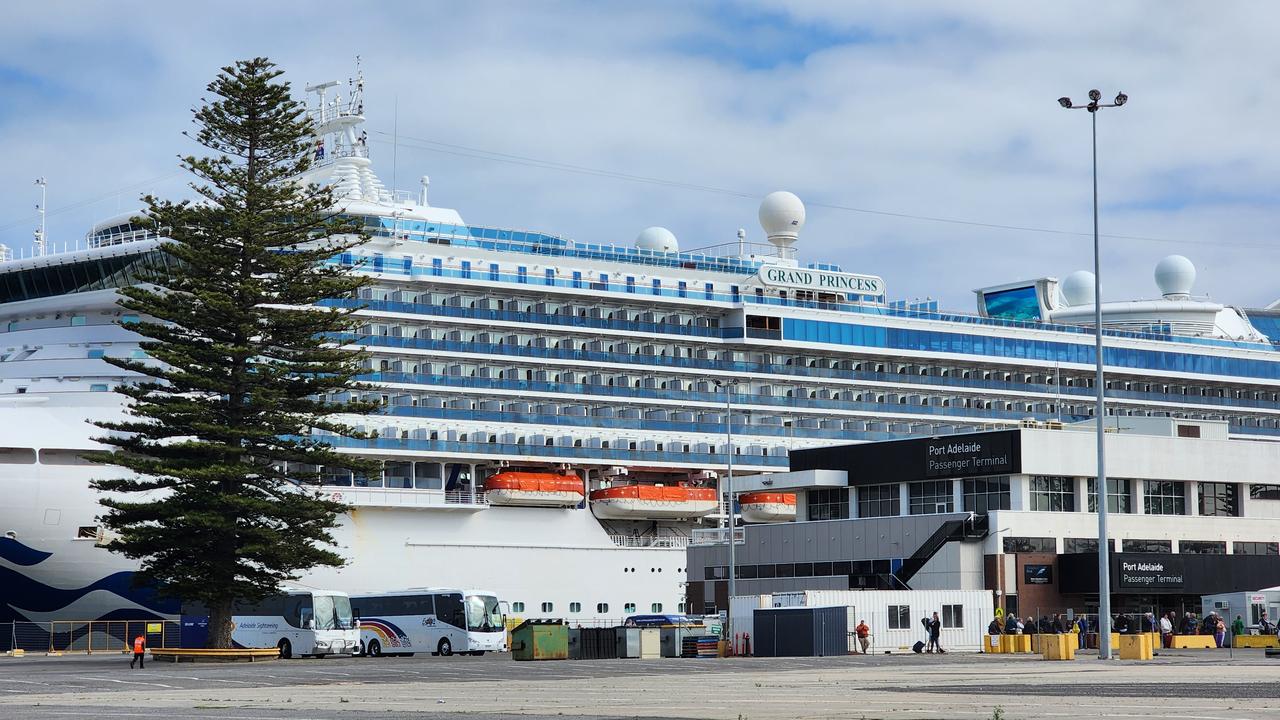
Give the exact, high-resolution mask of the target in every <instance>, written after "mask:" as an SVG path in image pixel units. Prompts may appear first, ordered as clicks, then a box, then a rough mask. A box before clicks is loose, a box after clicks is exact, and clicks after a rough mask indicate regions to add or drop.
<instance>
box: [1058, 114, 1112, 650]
mask: <svg viewBox="0 0 1280 720" xmlns="http://www.w3.org/2000/svg"><path fill="white" fill-rule="evenodd" d="M1100 99H1102V93H1100V92H1098V91H1097V90H1090V91H1089V103H1088V104H1087V105H1074V104H1072V102H1071V98H1068V97H1061V98H1058V104H1059V105H1061V106H1062V107H1064V108H1066V109H1068V110H1088V111H1089V117H1090V120H1091V125H1092V127H1093V337H1094V386H1095V389H1096V390H1097V401H1096V403H1097V409H1096V410H1095V411H1094V424H1095V425H1097V431H1098V432H1097V435H1098V479H1097V480H1096V481H1095V482H1096V484H1095V486H1094V489H1095V490H1096V491H1097V493H1096V495H1097V498H1098V500H1097V503H1096V505H1097V507H1098V657H1099V658H1100V659H1102V660H1110V659H1111V552H1110V551H1111V548H1110V546H1109V545H1108V544H1107V470H1106V467H1107V466H1106V427H1104V426H1103V421H1104V419H1105V418H1106V392H1105V387H1106V386H1105V383H1104V382H1103V371H1102V267H1101V264H1100V261H1099V259H1098V111H1099V110H1101V109H1102V108H1113V107H1120V106H1121V105H1124V104H1125V103H1126V102H1128V101H1129V96H1128V95H1125V94H1124V93H1118V94H1117V95H1116V99H1115V101H1114V102H1112V103H1110V104H1101V103H1099V102H1098V101H1099V100H1100Z"/></svg>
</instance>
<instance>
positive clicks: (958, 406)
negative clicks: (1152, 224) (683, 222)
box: [0, 79, 1280, 622]
mask: <svg viewBox="0 0 1280 720" xmlns="http://www.w3.org/2000/svg"><path fill="white" fill-rule="evenodd" d="M338 87H339V86H337V85H335V84H332V83H327V84H324V85H319V86H313V87H312V88H309V90H312V91H315V92H317V93H318V94H319V96H320V100H319V103H318V105H317V107H316V108H315V109H314V110H313V111H312V118H313V121H314V122H315V125H316V144H315V147H314V153H315V155H314V167H313V169H312V170H311V171H310V172H309V173H308V174H307V175H306V176H304V177H303V178H300V181H303V182H315V183H321V184H326V185H329V186H331V187H332V188H333V190H334V194H335V196H336V198H337V199H338V203H339V208H338V209H340V210H341V212H343V213H344V214H346V215H348V216H350V217H353V218H359V219H360V220H361V221H362V222H363V223H364V226H365V229H366V230H367V232H368V233H369V235H370V239H369V241H368V242H367V243H364V244H363V245H361V246H360V247H358V248H357V249H355V250H352V251H351V252H349V253H345V254H343V255H341V256H340V257H336V258H334V259H333V262H336V263H343V264H348V265H351V266H353V267H355V268H357V272H362V273H366V274H369V275H371V276H372V277H373V278H374V283H373V284H372V285H371V286H370V287H368V288H365V289H364V290H362V291H361V294H360V296H359V297H353V298H340V299H334V300H332V301H329V303H328V304H331V305H337V306H343V307H358V308H359V310H358V314H359V316H360V317H361V318H363V324H362V326H361V327H360V329H359V331H358V332H356V333H353V334H351V335H350V336H346V337H340V338H335V341H338V342H342V343H344V344H345V345H348V346H351V347H355V348H360V349H363V350H365V351H367V352H368V353H369V354H370V359H369V360H368V364H367V367H366V371H367V372H366V375H365V376H364V380H366V381H367V382H369V383H371V384H373V385H374V386H376V388H377V390H376V392H375V393H374V394H375V395H376V396H377V398H378V399H379V400H381V401H382V402H383V404H384V410H383V411H382V412H381V413H378V414H376V415H371V416H368V417H361V418H354V419H353V422H354V424H356V425H357V426H359V427H361V428H363V429H366V430H370V431H375V432H376V437H375V438H373V439H368V440H351V439H347V438H340V437H330V438H326V439H327V440H329V441H330V442H332V443H333V444H334V445H336V446H337V447H339V448H341V449H343V450H344V451H347V452H352V453H357V454H360V455H365V456H370V457H375V458H378V459H380V460H382V461H383V472H382V473H381V474H380V475H379V476H376V477H352V476H351V475H350V474H349V473H346V472H343V471H340V470H333V471H326V472H325V473H324V477H325V488H324V489H325V491H326V492H327V493H328V494H329V495H330V497H332V498H334V499H336V500H340V501H342V502H345V503H347V504H348V505H349V506H350V512H349V513H347V515H345V516H344V518H343V523H342V527H341V530H340V532H339V534H338V539H339V542H340V544H341V546H342V548H341V551H342V552H343V553H344V554H345V555H346V556H347V557H348V558H349V559H350V563H349V564H348V566H347V567H345V568H342V569H340V570H322V571H317V572H316V573H314V574H312V575H310V576H307V577H304V578H303V582H305V583H307V584H311V585H315V586H320V587H329V588H335V589H341V590H348V591H364V590H382V589H392V588H397V587H407V586H426V585H449V586H461V587H489V588H493V589H495V590H496V591H497V592H498V593H499V595H500V596H501V597H502V598H503V599H504V600H506V601H509V602H510V603H511V610H512V613H513V614H516V615H520V616H522V617H566V618H569V619H570V620H577V621H582V622H593V621H599V622H606V621H615V620H618V619H621V618H624V617H625V616H627V615H630V614H634V613H648V612H672V611H677V612H678V611H682V610H683V609H684V608H683V595H684V583H685V579H686V578H685V546H686V544H687V543H688V542H689V541H690V538H691V537H692V536H693V534H694V530H696V529H698V528H715V527H717V526H718V525H719V524H721V523H722V522H723V519H724V517H725V516H726V514H727V512H728V504H727V502H726V499H725V497H724V496H723V495H722V494H721V493H719V492H717V488H718V487H719V485H720V483H721V481H722V479H723V475H724V473H725V471H726V469H727V467H728V465H729V461H730V457H732V465H733V468H734V471H735V472H737V473H760V472H766V471H777V470H785V469H786V468H787V463H788V459H787V453H788V451H789V450H791V449H796V448H807V447H814V446H819V445H828V444H837V443H847V442H851V441H860V440H882V439H891V438H898V437H906V436H911V435H942V434H949V433H955V432H961V431H969V430H976V429H980V428H989V427H1001V426H1005V427H1009V426H1018V425H1020V424H1024V423H1057V422H1069V421H1076V420H1082V419H1086V418H1088V417H1089V416H1090V415H1091V412H1092V397H1093V392H1094V391H1093V389H1092V363H1093V332H1094V331H1093V328H1092V327H1091V323H1092V317H1093V313H1092V307H1091V306H1089V305H1088V303H1087V302H1085V300H1086V299H1087V298H1088V297H1090V293H1091V290H1090V289H1089V288H1091V285H1090V283H1091V282H1092V279H1091V277H1088V278H1086V277H1084V276H1081V275H1078V274H1077V275H1072V276H1070V277H1068V278H1067V280H1065V281H1064V282H1062V283H1058V281H1057V280H1055V279H1053V278H1041V279H1039V280H1034V281H1029V282H1027V283H1013V284H1008V285H1002V286H995V287H993V288H987V289H985V290H982V291H979V306H980V312H979V313H978V314H962V313H947V312H939V311H938V310H937V309H936V307H934V306H932V305H931V304H928V303H893V302H889V301H888V295H887V291H886V287H885V283H884V281H883V280H882V279H881V278H879V277H877V276H875V275H868V274H858V273H850V272H845V271H843V270H842V269H841V268H839V267H837V266H834V265H827V264H808V263H804V264H802V263H801V262H799V261H798V260H797V259H796V251H797V241H798V238H799V236H800V233H801V231H802V229H803V225H804V218H805V215H804V206H803V204H801V202H800V200H799V199H798V198H796V197H795V196H794V195H791V194H790V193H785V192H778V193H773V194H771V195H770V196H768V197H766V198H765V199H764V201H763V203H762V205H761V208H760V213H759V215H760V217H759V219H760V224H761V226H762V230H763V234H764V236H765V239H766V241H767V242H765V243H759V244H756V243H750V242H747V240H746V238H745V237H744V236H743V234H742V233H740V235H739V238H738V240H737V241H736V242H730V243H727V244H725V245H722V246H718V247H710V248H706V249H703V250H700V251H693V252H688V251H681V250H680V249H679V242H678V240H677V239H676V238H675V236H674V235H673V234H672V233H670V232H669V231H667V230H665V229H663V228H659V227H653V228H648V229H646V230H644V231H643V232H641V233H640V234H639V236H638V237H637V239H636V242H635V243H634V244H625V245H615V244H596V243H582V242H575V241H572V240H569V239H566V238H563V237H559V236H555V235H551V234H545V233H541V232H534V231H523V230H507V229H499V228H491V227H486V226H483V225H475V224H470V223H467V222H465V221H464V220H463V218H462V216H461V215H460V214H459V213H458V212H457V211H455V210H451V209H445V208H436V207H433V206H431V205H430V204H429V202H428V201H429V198H428V187H429V185H428V181H427V179H426V178H425V177H424V178H423V179H422V186H421V191H420V192H419V193H415V194H413V195H410V194H407V193H398V192H394V191H393V190H391V189H388V188H386V187H384V186H383V185H382V183H381V182H380V181H379V179H378V177H377V175H376V174H375V173H374V170H373V164H372V161H371V160H370V157H369V151H368V145H367V140H366V137H367V136H366V135H365V134H364V132H363V131H361V129H360V128H361V124H362V123H363V121H364V108H363V99H362V90H363V81H362V80H360V79H356V80H354V81H352V82H351V84H350V86H349V87H348V88H347V94H346V96H345V97H343V96H341V95H340V94H339V92H338V90H336V89H335V88H338ZM130 217H131V214H125V215H121V216H118V217H115V218H111V219H108V220H106V221H103V222H101V223H99V224H97V225H95V226H94V227H93V228H92V229H91V230H90V232H89V233H88V235H87V237H86V241H85V243H84V245H83V247H82V248H81V249H78V250H75V251H71V252H65V253H58V254H47V255H46V254H41V255H37V256H35V257H30V258H19V259H11V260H9V261H7V262H0V428H4V431H3V432H4V438H3V440H2V441H0V488H2V489H3V490H4V492H5V496H6V498H8V500H7V501H6V504H5V505H4V507H3V508H0V586H5V587H10V588H14V591H13V592H10V593H7V594H6V596H5V603H6V606H4V607H0V615H4V614H8V615H10V616H13V617H18V618H25V619H33V620H39V619H50V618H54V617H57V618H68V617H75V618H80V619H83V618H89V617H99V616H101V615H104V614H112V613H114V614H116V615H117V616H122V617H123V616H128V617H138V616H139V614H140V613H157V614H165V613H170V612H172V611H173V607H172V605H171V604H166V603H165V602H163V601H159V600H156V599H155V598H153V597H152V596H151V595H150V594H149V593H148V592H146V591H145V590H140V589H136V588H133V587H131V585H130V583H129V574H130V573H131V571H132V569H133V565H132V564H131V563H130V562H128V561H127V560H124V559H123V558H120V557H118V556H116V555H113V554H111V553H109V552H108V551H106V550H105V549H103V548H102V547H101V545H102V543H103V542H104V541H106V540H109V538H108V537H107V536H106V533H104V532H103V531H101V530H100V529H99V527H98V524H97V522H96V520H95V516H96V515H97V514H98V505H97V499H98V498H97V497H96V495H95V493H94V492H93V491H91V490H90V489H89V487H88V482H89V480H90V479H92V478H94V477H102V476H104V475H105V474H109V473H111V472H112V469H110V468H104V467H100V466H91V465H86V464H85V463H84V462H83V461H82V460H80V459H79V453H80V452H82V451H83V450H85V449H89V448H93V447H96V445H95V444H94V443H93V441H92V440H91V438H92V436H93V435H94V428H93V427H92V426H90V425H89V424H88V423H87V422H86V420H94V419H102V418H111V417H116V416H118V415H119V414H120V413H121V412H122V408H123V405H122V402H123V398H122V397H120V396H118V395H116V394H114V393H112V392H111V388H112V387H113V386H114V385H116V384H118V383H120V382H128V381H129V380H130V379H131V378H129V377H128V376H127V374H125V373H122V372H121V371H119V370H118V369H116V368H114V367H112V366H110V365H108V364H107V363H105V362H103V358H104V357H106V356H130V357H143V354H142V352H141V350H139V348H138V338H137V337H136V336H134V335H132V334H131V333H128V332H126V331H125V330H123V329H122V328H121V327H120V325H119V323H120V321H121V320H124V319H126V317H127V316H126V315H124V314H123V311H121V310H120V309H119V308H118V307H117V306H116V304H115V300H116V295H115V292H114V288H117V287H121V286H124V285H128V284H130V283H133V282H136V281H137V275H136V273H137V269H138V268H139V267H140V266H141V265H142V264H143V263H148V262H157V261H158V262H163V261H164V255H163V254H162V253H159V252H158V251H157V247H158V245H159V244H160V243H162V242H164V240H163V238H162V237H158V236H156V235H154V234H153V233H151V232H149V231H145V230H142V229H139V228H137V227H135V226H134V225H133V223H132V222H131V221H130ZM1188 267H1189V263H1185V259H1184V260H1166V261H1162V263H1161V270H1160V271H1159V272H1158V273H1157V276H1158V277H1157V279H1158V280H1159V284H1160V287H1161V290H1162V297H1161V298H1159V299H1156V300H1150V301H1134V302H1131V303H1116V304H1108V306H1105V307H1104V325H1105V326H1106V327H1105V328H1104V333H1105V334H1106V351H1105V353H1106V355H1105V360H1106V362H1107V365H1108V368H1107V373H1108V375H1107V377H1108V388H1107V392H1108V409H1109V411H1110V412H1112V413H1115V414H1116V415H1117V416H1131V415H1132V416H1170V417H1187V418H1205V419H1215V420H1225V421H1227V422H1228V423H1229V428H1230V433H1231V434H1232V435H1234V436H1237V437H1241V438H1251V439H1258V440H1276V439H1280V396H1278V394H1277V393H1278V391H1277V386H1278V382H1277V381H1278V380H1280V353H1278V352H1277V345H1276V344H1275V342H1273V339H1280V332H1277V331H1278V330H1280V311H1277V310H1276V309H1275V308H1272V309H1270V310H1247V311H1246V310H1240V309H1237V308H1232V307H1229V306H1224V305H1221V304H1216V303H1212V302H1210V301H1208V300H1206V299H1196V298H1193V297H1192V296H1191V295H1190V291H1191V285H1190V280H1188V277H1190V278H1191V280H1193V279H1194V268H1190V270H1188ZM728 418H731V424H730V429H731V438H730V437H727V436H726V419H728ZM730 453H732V456H731V455H730ZM847 492H848V491H847V490H836V489H833V490H831V491H830V493H831V497H830V498H829V502H822V501H821V498H818V499H815V498H814V497H812V496H811V497H810V498H809V499H808V501H807V502H806V503H805V504H804V507H803V508H802V509H801V512H802V513H803V514H804V516H805V518H807V519H822V518H826V517H832V518H834V517H839V516H840V514H841V513H842V512H847V509H848V506H849V498H848V496H847V494H845V495H843V496H842V495H841V493H847ZM759 495H760V497H753V498H752V499H751V502H749V503H747V502H745V501H744V510H746V509H748V508H746V507H745V506H746V505H750V508H749V510H750V512H748V513H744V517H745V518H746V519H747V520H752V519H759V520H762V521H785V520H786V519H787V518H788V517H789V513H791V514H794V513H795V512H796V507H797V506H796V502H795V498H794V496H789V495H787V494H785V493H764V494H759Z"/></svg>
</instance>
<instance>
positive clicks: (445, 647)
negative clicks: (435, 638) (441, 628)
mask: <svg viewBox="0 0 1280 720" xmlns="http://www.w3.org/2000/svg"><path fill="white" fill-rule="evenodd" d="M436 654H437V655H445V656H448V655H452V654H453V645H452V644H450V642H449V638H440V644H439V645H437V646H436Z"/></svg>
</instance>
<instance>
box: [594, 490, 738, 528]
mask: <svg viewBox="0 0 1280 720" xmlns="http://www.w3.org/2000/svg"><path fill="white" fill-rule="evenodd" d="M715 511H716V491H715V488H692V487H683V486H679V485H676V486H665V485H621V486H618V487H611V488H603V489H601V490H592V491H591V512H593V513H595V516H596V517H598V518H605V519H622V518H651V519H658V520H663V519H675V518H690V517H703V516H704V515H710V514H711V513H713V512H715Z"/></svg>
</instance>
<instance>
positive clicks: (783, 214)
mask: <svg viewBox="0 0 1280 720" xmlns="http://www.w3.org/2000/svg"><path fill="white" fill-rule="evenodd" d="M760 227H763V228H764V232H765V234H766V235H768V236H769V239H770V240H772V239H773V238H774V237H775V236H782V237H789V238H791V239H792V240H795V238H796V237H797V236H799V235H800V229H801V228H803V227H804V203H802V202H800V198H798V197H796V196H795V194H793V193H789V192H787V191H786V190H779V191H777V192H771V193H769V194H768V195H765V196H764V200H762V201H761V202H760Z"/></svg>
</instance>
